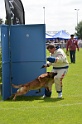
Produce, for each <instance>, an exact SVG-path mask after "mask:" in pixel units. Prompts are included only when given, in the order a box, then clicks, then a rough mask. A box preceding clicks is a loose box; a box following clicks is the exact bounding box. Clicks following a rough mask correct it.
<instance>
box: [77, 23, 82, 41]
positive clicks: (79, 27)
mask: <svg viewBox="0 0 82 124" xmlns="http://www.w3.org/2000/svg"><path fill="white" fill-rule="evenodd" d="M75 30H76V33H75V34H76V36H77V37H78V38H79V39H82V21H80V22H79V23H78V25H77V26H76V28H75Z"/></svg>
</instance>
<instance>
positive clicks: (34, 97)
mask: <svg viewBox="0 0 82 124" xmlns="http://www.w3.org/2000/svg"><path fill="white" fill-rule="evenodd" d="M34 100H37V102H38V101H39V103H43V102H58V101H61V100H64V98H60V99H59V98H52V97H51V98H50V97H46V98H43V97H42V96H18V97H17V98H16V100H15V102H17V101H34ZM1 101H8V102H13V100H12V98H8V99H7V100H1Z"/></svg>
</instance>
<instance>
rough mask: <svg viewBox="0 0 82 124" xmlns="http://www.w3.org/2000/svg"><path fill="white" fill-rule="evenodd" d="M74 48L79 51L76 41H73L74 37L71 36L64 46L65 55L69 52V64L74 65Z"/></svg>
mask: <svg viewBox="0 0 82 124" xmlns="http://www.w3.org/2000/svg"><path fill="white" fill-rule="evenodd" d="M76 48H77V50H78V51H79V46H78V41H77V40H76V39H74V35H73V34H72V35H71V38H70V39H69V40H68V41H67V45H66V53H68V50H69V53H70V61H71V63H75V61H76V56H75V54H76Z"/></svg>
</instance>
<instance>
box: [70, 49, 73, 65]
mask: <svg viewBox="0 0 82 124" xmlns="http://www.w3.org/2000/svg"><path fill="white" fill-rule="evenodd" d="M72 54H73V53H72V51H71V50H70V61H71V63H73V58H72Z"/></svg>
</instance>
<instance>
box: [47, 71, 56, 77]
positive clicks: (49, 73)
mask: <svg viewBox="0 0 82 124" xmlns="http://www.w3.org/2000/svg"><path fill="white" fill-rule="evenodd" d="M47 75H48V78H54V76H56V75H57V73H54V72H47Z"/></svg>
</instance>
